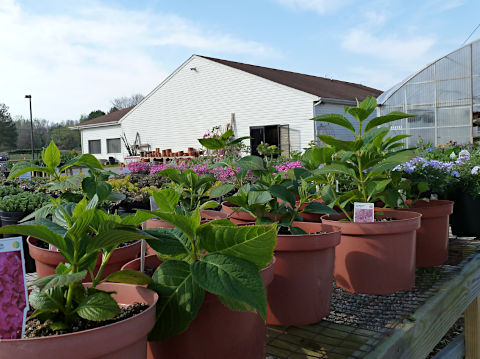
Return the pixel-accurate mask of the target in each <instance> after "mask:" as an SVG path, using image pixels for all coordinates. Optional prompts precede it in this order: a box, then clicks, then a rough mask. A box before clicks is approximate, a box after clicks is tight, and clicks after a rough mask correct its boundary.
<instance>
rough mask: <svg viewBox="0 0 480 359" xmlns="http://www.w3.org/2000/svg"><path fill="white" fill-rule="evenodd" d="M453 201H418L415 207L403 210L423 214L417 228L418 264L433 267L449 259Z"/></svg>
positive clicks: (403, 209)
mask: <svg viewBox="0 0 480 359" xmlns="http://www.w3.org/2000/svg"><path fill="white" fill-rule="evenodd" d="M453 204H454V202H452V201H444V200H431V201H428V202H427V201H417V202H415V205H414V207H413V208H401V209H399V210H401V211H410V212H417V213H420V214H421V215H422V220H421V225H420V228H419V229H418V230H417V242H416V243H417V245H416V266H417V268H419V267H431V266H438V265H442V264H444V263H445V262H446V261H447V259H448V235H449V216H450V215H451V214H452V212H453Z"/></svg>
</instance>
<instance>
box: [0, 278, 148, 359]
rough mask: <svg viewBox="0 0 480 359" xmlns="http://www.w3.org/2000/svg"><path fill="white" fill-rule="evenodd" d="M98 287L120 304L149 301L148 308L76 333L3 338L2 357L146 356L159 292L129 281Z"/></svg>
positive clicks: (107, 358)
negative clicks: (136, 313) (128, 316)
mask: <svg viewBox="0 0 480 359" xmlns="http://www.w3.org/2000/svg"><path fill="white" fill-rule="evenodd" d="M98 288H99V289H103V290H106V291H113V292H114V294H113V298H114V299H115V300H116V301H117V303H118V304H119V305H120V306H121V307H128V306H130V305H132V304H134V303H135V302H138V303H146V304H148V309H146V310H144V311H142V312H141V313H140V314H138V315H135V316H133V317H130V318H128V319H125V320H121V321H118V322H116V323H112V324H107V325H104V326H102V327H99V328H94V329H89V330H84V331H80V332H76V333H69V334H63V335H53V336H47V337H40V338H26V339H14V340H1V341H0V358H2V359H3V358H15V359H32V358H55V359H57V358H58V359H77V358H78V359H100V358H101V359H131V358H145V357H146V350H147V345H146V343H147V335H148V333H149V332H150V330H151V329H152V328H153V325H154V323H155V304H156V302H157V299H158V296H157V294H156V293H154V292H152V291H151V290H149V289H147V288H143V287H141V286H135V285H130V284H119V283H102V284H100V285H99V286H98Z"/></svg>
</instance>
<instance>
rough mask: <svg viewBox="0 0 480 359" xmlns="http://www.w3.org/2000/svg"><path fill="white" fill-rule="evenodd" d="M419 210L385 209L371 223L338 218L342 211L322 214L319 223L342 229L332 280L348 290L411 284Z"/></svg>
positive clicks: (384, 290) (379, 290)
mask: <svg viewBox="0 0 480 359" xmlns="http://www.w3.org/2000/svg"><path fill="white" fill-rule="evenodd" d="M421 216H422V215H421V214H420V213H415V212H407V211H389V212H388V213H384V214H383V215H376V216H375V218H378V219H382V218H385V217H390V218H395V220H391V221H385V222H372V223H354V222H347V221H341V219H344V218H345V217H344V215H325V216H323V217H322V223H324V224H329V225H335V226H338V227H340V228H341V229H342V240H341V242H340V244H339V245H338V246H337V248H336V251H335V270H334V273H335V281H336V283H337V286H339V287H341V288H344V289H346V290H348V291H350V292H355V293H365V294H381V295H383V294H392V293H395V292H398V291H400V290H409V289H411V288H412V287H413V286H414V284H415V246H416V243H415V242H416V241H415V238H416V230H417V229H418V228H420V218H421Z"/></svg>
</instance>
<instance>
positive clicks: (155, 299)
mask: <svg viewBox="0 0 480 359" xmlns="http://www.w3.org/2000/svg"><path fill="white" fill-rule="evenodd" d="M83 284H84V286H87V287H89V286H91V284H92V283H83ZM104 284H106V286H111V285H114V286H119V287H137V289H138V290H139V291H140V292H142V291H149V292H152V293H153V301H152V304H148V303H147V305H148V308H147V309H145V310H144V311H143V312H141V313H138V314H137V315H134V316H133V317H130V318H127V319H123V320H120V321H118V322H115V323H110V324H107V325H103V326H101V327H97V328H92V329H87V330H82V331H79V332H74V333H66V334H60V335H49V336H46V337H35V338H22V339H1V340H0V348H1V345H2V342H5V343H15V342H16V343H21V342H25V341H36V342H38V341H45V340H61V339H63V338H68V337H71V336H74V335H80V334H84V335H88V334H91V333H93V332H98V331H99V330H102V329H107V328H111V327H113V326H115V325H119V324H125V323H130V322H131V320H134V319H140V317H141V316H142V317H143V316H145V315H146V314H147V313H148V312H149V311H151V310H152V308H153V310H155V309H156V304H157V301H158V294H157V293H156V292H154V291H153V290H151V289H148V288H145V287H142V286H139V285H135V284H127V283H113V282H105V283H101V284H99V285H98V286H97V288H98V287H102V285H104ZM145 302H146V300H145ZM117 303H118V302H117ZM118 304H119V303H118ZM132 304H133V303H132ZM119 306H121V305H120V304H119Z"/></svg>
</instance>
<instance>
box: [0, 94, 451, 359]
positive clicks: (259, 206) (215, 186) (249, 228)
mask: <svg viewBox="0 0 480 359" xmlns="http://www.w3.org/2000/svg"><path fill="white" fill-rule="evenodd" d="M375 107H376V102H375V99H373V98H367V99H366V100H364V101H363V102H361V103H359V104H358V105H357V107H354V108H346V111H347V112H348V113H349V114H350V115H351V116H352V117H353V118H355V119H356V120H357V121H358V126H357V127H356V128H357V130H356V129H355V127H354V126H353V125H352V124H351V123H350V121H348V120H347V119H346V118H345V117H344V116H340V115H325V116H321V117H317V118H315V119H314V120H316V121H325V122H329V123H333V124H335V125H340V126H342V127H344V128H345V129H347V130H349V131H351V132H352V134H353V137H354V139H353V140H352V141H341V140H338V139H335V138H332V137H330V136H326V135H320V136H319V137H320V140H322V141H323V143H324V144H325V145H324V146H323V147H313V148H311V149H309V150H308V151H306V153H305V154H304V155H303V157H302V163H301V165H300V164H296V165H293V164H292V165H289V166H284V167H281V168H279V165H278V163H275V162H274V161H273V158H269V159H268V160H265V159H262V158H260V157H257V156H244V157H241V158H240V157H238V156H236V157H231V158H228V157H225V156H223V157H222V158H219V159H220V161H218V162H216V163H215V164H213V165H212V166H213V168H218V167H222V168H225V169H226V170H230V171H231V173H232V176H231V180H230V181H228V182H225V183H221V182H220V183H219V182H218V181H217V179H216V178H215V176H213V175H212V174H205V175H203V176H202V175H199V174H198V173H197V172H196V171H194V170H191V169H183V170H182V169H176V168H171V167H166V168H163V169H161V170H160V171H159V172H158V173H161V175H162V176H164V177H166V178H168V179H169V182H168V183H165V184H164V185H163V186H162V187H163V188H162V189H160V190H156V189H150V190H151V192H150V194H151V195H152V197H153V199H154V201H153V203H152V204H153V207H152V208H151V209H150V210H148V209H137V210H136V211H135V213H133V214H124V215H122V216H118V215H117V214H109V213H107V212H105V210H102V208H104V207H103V204H105V203H106V202H108V201H111V200H115V199H117V200H118V199H119V198H121V196H119V194H118V193H115V192H114V191H113V187H115V183H112V184H113V187H112V184H109V183H108V182H107V179H108V174H107V173H105V172H104V171H102V169H101V166H100V164H99V163H97V162H98V161H95V160H94V159H93V158H91V157H90V156H88V155H83V156H81V157H79V158H76V159H74V160H72V161H73V162H70V163H67V164H66V166H68V165H70V164H71V163H76V164H83V165H84V166H86V167H88V168H89V176H87V177H85V178H82V179H81V181H80V182H79V183H80V186H81V187H80V188H81V190H82V192H81V194H80V196H79V193H73V195H72V193H70V192H69V191H68V190H65V191H64V192H63V194H62V195H61V196H60V197H59V198H58V199H57V200H56V201H55V202H54V203H52V206H51V207H50V209H49V211H48V213H49V214H51V215H52V219H51V220H48V219H45V218H43V219H36V221H35V222H33V223H27V224H24V225H18V226H9V227H5V228H2V229H1V230H0V232H2V233H3V232H6V231H9V232H8V233H20V234H24V235H29V236H31V238H30V240H29V245H30V246H34V245H35V241H38V240H40V241H44V242H46V243H49V244H50V245H51V246H53V247H55V249H50V250H49V249H47V248H39V251H44V252H45V253H48V254H49V255H50V254H52V253H56V254H57V258H56V259H55V260H54V261H53V262H54V263H51V266H50V268H49V270H50V273H43V274H42V273H41V272H40V271H39V275H40V276H43V275H46V274H50V275H46V276H45V277H43V278H40V279H39V280H38V281H37V286H38V287H39V290H37V291H36V292H32V293H36V294H34V295H33V298H30V299H31V303H32V300H33V303H32V306H33V307H34V308H35V304H36V303H37V305H38V303H39V302H41V301H38V300H37V302H36V301H35V300H36V297H35V296H42V295H43V294H42V293H44V292H45V291H49V290H52V291H53V290H56V291H59V294H60V293H63V294H62V295H61V296H62V298H64V299H65V300H67V301H68V298H70V301H68V303H66V302H65V303H64V302H62V301H60V304H61V305H62V307H61V308H60V309H59V308H58V307H55V309H52V310H53V311H54V313H53V314H51V315H45V316H42V318H43V317H44V318H46V319H50V321H51V323H63V324H58V325H61V326H62V325H63V326H68V325H71V323H72V320H73V318H74V317H75V316H82V315H84V314H85V312H87V313H90V312H91V311H92V310H93V309H92V308H89V307H88V305H87V310H83V309H82V308H84V306H85V305H86V304H85V303H87V304H95V303H96V300H94V299H92V298H90V297H91V296H93V295H96V294H98V296H100V294H101V296H102V298H103V299H104V300H105V301H106V302H107V301H109V302H110V305H107V304H105V305H104V304H102V303H100V301H99V302H98V303H100V304H101V305H99V306H101V307H102V308H104V309H105V308H107V309H109V310H110V313H109V315H107V314H106V313H105V312H103V309H100V313H101V314H102V315H103V316H102V317H101V318H102V320H103V319H104V318H107V317H110V318H111V316H113V315H114V314H115V313H116V312H117V309H114V305H113V302H112V300H110V299H107V296H109V298H111V297H110V294H109V293H108V291H110V290H112V288H113V287H109V286H112V285H113V286H115V284H111V283H107V282H126V283H134V284H138V285H147V286H148V288H150V289H152V290H153V291H155V292H156V294H157V296H158V302H157V304H156V315H155V317H156V321H155V320H150V322H149V324H148V325H146V327H145V328H143V329H142V330H139V332H142V333H143V334H142V335H144V336H145V335H146V333H148V332H149V333H150V334H149V339H150V342H149V345H148V355H149V357H151V358H160V357H172V358H174V357H182V358H183V357H189V358H212V357H229V358H245V357H249V358H257V357H258V358H263V357H264V355H265V352H264V351H265V335H266V327H265V321H266V323H268V324H276V325H305V324H311V323H316V322H318V321H320V320H321V319H322V318H323V317H325V316H326V315H328V313H329V310H330V309H329V307H330V300H331V293H332V285H333V279H334V278H335V280H336V283H337V285H338V286H340V287H343V288H345V289H347V290H349V291H354V292H359V293H373V294H388V293H393V292H395V291H398V290H408V289H411V288H412V286H413V285H414V280H415V276H414V275H415V267H416V266H429V265H437V264H442V263H443V262H444V261H445V259H446V257H445V254H446V249H447V244H448V214H449V213H450V212H451V210H452V205H453V204H452V203H451V202H442V201H426V200H422V199H421V198H422V193H424V192H428V189H426V187H425V184H424V183H423V182H421V181H416V180H415V179H412V178H407V176H405V175H404V173H403V172H402V171H399V170H398V169H399V168H400V167H401V166H402V164H405V163H406V162H408V161H410V160H411V159H412V158H413V157H414V156H415V153H414V152H413V151H411V150H403V149H400V147H401V146H402V144H401V140H402V139H403V138H404V136H402V135H400V136H393V137H388V133H389V128H388V127H385V125H386V124H388V123H391V122H393V121H396V120H398V119H401V118H405V117H409V115H407V114H404V113H398V112H394V113H390V114H388V115H385V116H380V117H376V118H373V119H370V120H369V121H368V122H367V118H369V117H370V115H371V114H372V113H373V111H374V110H375ZM231 135H232V134H229V135H228V136H227V135H226V136H223V137H222V136H220V137H222V138H221V140H220V141H211V139H210V138H204V139H201V143H202V144H203V145H204V146H205V147H207V148H208V147H211V150H212V151H220V150H223V151H226V149H227V147H228V146H231V139H230V138H231V137H232V136H231ZM206 140H207V141H206ZM48 151H50V152H48ZM55 151H56V150H55V146H54V145H51V146H49V148H47V150H46V151H45V156H44V162H45V167H42V168H43V171H46V172H47V173H49V174H50V175H51V176H52V178H53V180H52V181H51V186H53V187H55V188H63V189H65V188H71V187H70V185H71V184H72V183H74V182H75V181H72V180H67V183H65V181H66V180H65V178H64V177H62V176H60V175H59V174H60V173H62V171H63V170H64V168H63V167H60V168H58V167H57V166H58V163H57V160H56V157H57V155H56V154H55V153H56V152H55ZM92 157H93V156H92ZM52 159H53V160H52ZM26 169H27V170H28V166H26V165H25V166H24V167H21V166H19V167H18V168H14V169H12V175H11V176H16V175H19V174H21V173H22V171H24V170H26ZM394 169H395V171H394ZM121 187H123V186H118V188H117V189H118V190H121ZM218 198H223V199H224V200H225V202H223V205H222V211H221V212H218V211H212V210H211V209H213V208H216V207H217V206H218V202H217V199H218ZM355 202H369V203H375V204H376V206H377V208H376V214H375V222H371V223H357V222H353V221H352V209H353V204H354V203H355ZM399 207H400V208H399ZM87 213H88V214H87ZM422 215H423V217H422ZM314 221H316V222H317V223H315V222H314ZM320 222H321V223H320ZM141 224H143V227H144V228H143V229H140V228H139V226H140V225H141ZM429 225H431V226H433V227H434V228H435V229H439V230H438V232H436V233H435V234H434V235H433V236H432V232H431V231H430V230H429V229H428V226H429ZM440 229H441V231H440ZM440 232H441V233H440ZM34 238H35V239H34ZM141 239H145V240H146V241H147V243H148V245H149V248H150V253H152V254H153V255H152V256H148V257H147V259H146V262H145V265H146V266H147V267H151V268H150V269H152V270H154V272H153V275H152V278H150V277H149V276H146V275H145V274H143V273H142V272H140V271H138V270H139V269H140V268H141V267H142V265H141V260H139V259H134V261H133V262H131V263H128V264H125V265H124V267H123V268H124V269H123V270H121V271H119V272H116V271H115V270H117V269H118V268H114V269H113V270H112V271H111V272H110V269H109V268H110V267H109V262H110V261H112V260H113V258H114V255H115V253H116V252H118V251H120V250H121V249H122V248H119V246H120V245H121V244H123V243H130V242H132V241H133V244H139V242H138V240H141ZM133 244H131V245H133ZM422 246H423V247H422ZM434 246H438V247H439V254H436V255H435V256H433V258H431V256H430V254H431V252H432V251H431V250H430V249H431V248H432V247H434ZM126 247H128V246H126ZM37 248H38V247H37ZM422 248H424V249H426V250H423V251H422V250H421V249H422ZM56 250H58V252H57V251H56ZM137 254H138V252H137ZM273 254H275V258H274V256H273ZM425 258H427V259H425ZM132 259H133V258H132ZM126 260H127V258H123V259H122V261H124V263H125V261H126ZM63 262H65V264H62V263H63ZM37 265H38V264H37ZM54 270H55V273H54ZM87 280H88V281H91V283H92V284H91V287H89V288H93V289H82V288H88V286H89V284H82V281H83V282H85V281H87ZM102 286H107V287H108V288H107V287H102ZM124 287H125V288H127V287H128V286H127V285H126V286H124ZM135 288H136V289H134V290H137V291H138V290H139V289H138V287H135ZM102 290H103V292H102ZM114 290H117V289H114ZM144 290H145V289H144V288H142V290H141V291H144ZM82 293H83V294H82ZM119 293H120V291H119ZM145 293H146V292H145ZM149 293H150V292H149ZM44 294H45V295H47V294H48V295H51V294H52V293H50V292H48V293H44ZM77 294H79V295H78V296H77ZM42 298H43V297H42ZM62 300H63V299H62ZM85 301H86V302H85ZM143 302H144V303H147V304H151V303H150V302H148V301H147V300H145V301H143ZM67 304H68V305H67ZM78 307H80V308H81V309H80V310H79V309H78ZM115 308H117V307H115ZM35 309H38V308H35ZM44 309H45V310H46V309H48V308H44ZM49 310H50V309H48V310H47V312H48V311H49ZM39 311H40V312H41V311H42V309H39ZM147 311H148V310H146V311H144V312H147ZM144 312H142V313H144ZM36 314H38V315H39V314H40V313H36ZM87 315H88V314H87ZM75 318H76V317H75ZM82 318H84V317H82ZM135 318H136V317H135ZM84 319H89V320H93V321H95V320H97V321H98V320H99V319H100V316H99V317H94V316H91V317H90V318H84ZM154 319H155V318H154ZM129 320H130V319H129ZM127 321H128V320H126V321H124V322H127ZM232 322H234V323H235V324H236V325H231V323H232ZM120 323H123V322H119V323H116V324H114V326H117V325H120ZM206 325H210V326H209V327H206ZM107 327H108V326H107ZM152 327H153V329H152ZM104 328H106V327H104ZM104 328H102V329H100V328H97V329H93V330H103V329H104ZM187 328H188V329H187ZM86 332H88V331H86ZM75 335H77V334H75ZM61 337H64V335H59V336H58V338H61ZM145 340H146V337H142V338H141V339H138V340H137V343H140V342H141V343H142V344H139V345H143V346H144V348H146V346H145ZM47 341H48V340H47ZM6 342H8V343H10V344H11V345H12V347H13V346H15V341H10V342H9V341H6ZM17 343H18V342H17ZM1 345H3V342H2V343H0V347H1ZM17 345H18V344H17ZM199 348H201V350H199ZM115 350H116V351H115ZM115 350H114V351H113V352H112V353H115V354H111V355H112V357H121V356H113V355H120V354H119V352H118V350H119V349H115ZM122 350H125V352H128V350H127V349H122ZM145 350H146V349H145ZM139 353H141V355H142V356H143V355H144V352H143V351H142V352H139ZM102 355H107V354H102ZM109 355H110V354H109ZM105 357H108V356H105Z"/></svg>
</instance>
